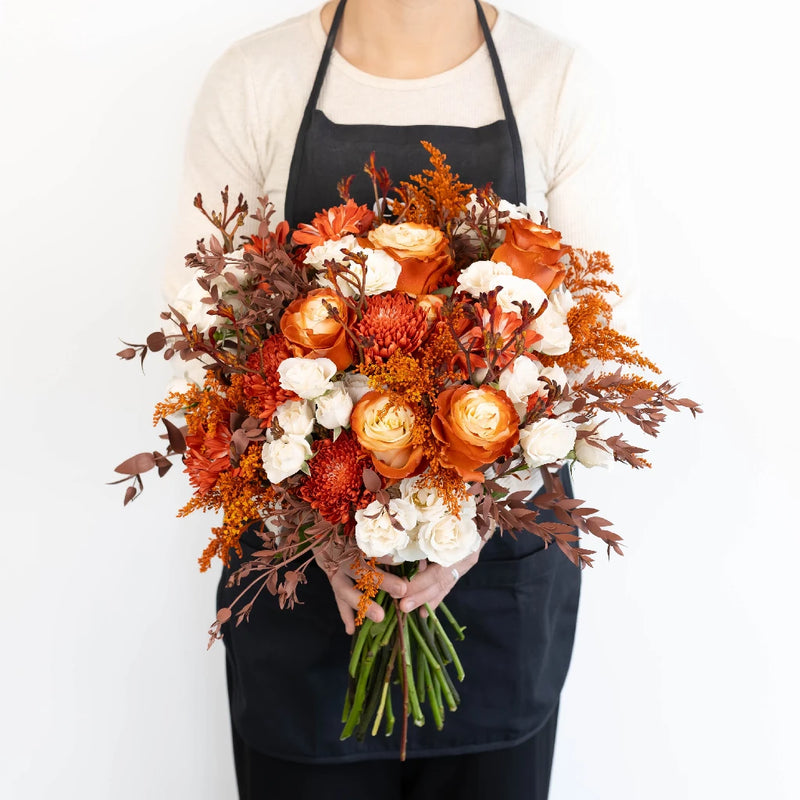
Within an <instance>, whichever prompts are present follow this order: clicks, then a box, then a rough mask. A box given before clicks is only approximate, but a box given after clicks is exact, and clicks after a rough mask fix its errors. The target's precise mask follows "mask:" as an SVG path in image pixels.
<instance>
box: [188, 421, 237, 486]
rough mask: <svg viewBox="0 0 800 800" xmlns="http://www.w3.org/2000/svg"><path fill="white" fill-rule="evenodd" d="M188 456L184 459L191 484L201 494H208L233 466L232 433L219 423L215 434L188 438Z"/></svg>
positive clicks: (201, 433) (199, 433)
mask: <svg viewBox="0 0 800 800" xmlns="http://www.w3.org/2000/svg"><path fill="white" fill-rule="evenodd" d="M186 446H187V449H186V455H185V456H184V458H183V463H184V465H185V470H184V471H185V472H188V473H189V483H191V484H192V486H194V487H195V488H196V489H197V491H198V492H199V493H200V494H206V493H207V492H209V491H210V490H211V489H212V488H214V485H215V484H216V482H217V478H218V477H219V474H220V473H221V472H224V471H225V470H227V469H230V466H231V431H230V428H228V426H227V425H224V424H222V423H218V424H217V425H216V428H215V430H214V432H213V433H206V432H204V431H201V432H198V433H195V434H190V435H189V436H187V437H186Z"/></svg>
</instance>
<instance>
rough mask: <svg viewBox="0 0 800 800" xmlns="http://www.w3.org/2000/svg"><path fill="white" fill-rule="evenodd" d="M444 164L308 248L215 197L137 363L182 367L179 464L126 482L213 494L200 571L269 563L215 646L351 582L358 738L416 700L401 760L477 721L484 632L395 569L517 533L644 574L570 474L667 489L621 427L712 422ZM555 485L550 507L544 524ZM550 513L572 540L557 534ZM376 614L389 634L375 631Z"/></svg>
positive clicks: (252, 580)
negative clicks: (469, 680) (465, 718)
mask: <svg viewBox="0 0 800 800" xmlns="http://www.w3.org/2000/svg"><path fill="white" fill-rule="evenodd" d="M423 144H424V146H425V147H426V149H427V150H428V151H429V153H430V156H431V168H430V169H427V170H424V171H423V173H422V174H420V175H414V176H411V177H410V178H409V179H408V180H407V181H403V182H401V183H399V184H398V185H396V186H395V185H394V184H393V183H392V181H391V179H390V177H389V175H388V174H387V172H386V170H385V169H378V168H377V167H376V165H375V159H374V155H373V157H372V158H371V159H370V161H369V162H368V163H367V164H366V166H365V170H366V171H367V173H368V174H369V175H370V177H371V178H372V182H373V185H374V189H375V203H374V206H373V208H369V207H367V206H365V205H358V204H357V203H356V202H355V201H354V200H353V199H352V198H351V197H350V194H349V187H350V180H349V179H345V180H343V181H341V182H340V184H339V193H340V195H341V197H342V204H341V205H339V206H337V207H335V208H330V209H327V210H325V211H322V212H321V213H319V214H317V215H316V217H315V218H314V220H312V221H310V222H309V223H308V224H301V225H299V226H298V228H297V229H296V230H290V229H289V226H288V224H287V223H286V222H280V223H279V224H277V225H276V226H275V227H274V228H273V227H272V224H271V218H272V216H273V214H274V210H273V209H272V207H271V206H270V204H269V203H268V201H267V199H266V198H259V206H258V208H257V209H256V211H255V214H254V215H253V219H254V220H255V221H256V222H257V229H258V232H257V234H254V235H251V236H247V237H240V238H241V239H242V240H243V241H242V242H241V244H239V243H237V242H236V237H237V233H239V231H240V228H241V227H242V226H243V225H244V224H245V222H246V219H247V216H248V205H247V203H246V202H245V200H244V198H243V197H242V196H241V195H240V196H239V198H238V201H237V203H236V205H235V207H232V204H231V203H230V201H229V195H228V191H227V188H226V190H225V191H223V192H222V211H220V212H217V211H212V212H209V211H207V210H206V208H205V206H204V203H203V199H202V197H201V196H199V195H198V196H197V198H196V199H195V206H196V207H197V208H198V209H199V211H200V212H201V213H202V214H203V215H204V216H205V217H206V218H207V220H208V221H209V222H210V223H211V225H212V226H213V227H214V228H215V229H216V234H215V235H214V236H212V237H211V238H210V239H209V241H208V242H207V243H206V242H204V241H203V240H200V241H199V242H198V244H197V251H196V252H195V253H192V254H190V255H189V256H187V266H188V267H189V269H190V270H191V272H190V275H189V277H188V280H187V283H186V285H185V287H184V288H183V290H182V291H181V292H180V294H179V295H178V297H177V298H176V299H175V301H174V302H173V304H172V305H171V306H170V308H169V311H166V312H164V313H163V314H162V319H163V321H164V325H163V328H162V329H161V330H159V331H156V332H154V333H152V334H150V336H149V337H147V340H146V343H144V344H131V345H128V346H127V347H126V349H124V350H122V351H121V352H120V353H119V354H118V355H119V356H120V357H122V358H124V359H134V358H137V357H138V358H140V359H142V360H144V358H145V356H146V355H147V353H148V352H150V351H153V352H155V351H163V352H164V357H165V358H167V359H179V360H180V363H181V365H182V367H183V372H184V375H185V377H186V378H187V380H185V381H183V382H182V383H181V385H176V386H174V387H173V391H172V392H171V393H170V394H169V396H168V397H167V398H166V399H165V400H164V402H162V403H160V404H159V405H158V406H157V407H156V411H155V421H156V422H158V421H159V420H160V421H163V424H164V425H165V427H166V434H165V438H166V439H167V441H168V446H167V447H166V451H165V452H163V453H162V452H158V451H156V452H145V453H140V454H138V455H136V456H134V457H132V458H130V459H128V460H127V461H125V462H124V463H122V464H120V465H119V466H118V467H117V472H119V473H121V474H123V475H124V476H125V477H123V478H122V481H130V485H129V486H128V487H127V491H126V493H125V502H126V503H127V502H129V501H130V500H132V499H133V498H134V497H135V496H137V494H138V493H139V492H140V491H141V489H142V479H141V475H142V473H144V472H146V471H148V470H150V469H153V468H155V469H157V470H158V472H159V475H163V474H164V473H165V472H166V471H167V470H168V469H169V468H170V466H171V464H172V459H174V458H176V457H181V458H182V460H183V464H184V467H185V471H186V472H187V473H188V474H189V481H190V483H191V485H192V486H193V488H194V493H193V495H192V497H191V499H190V500H189V502H188V503H187V504H186V505H185V506H184V508H183V509H181V511H180V512H179V513H180V515H181V516H183V515H187V514H189V513H191V512H193V511H196V510H197V509H202V510H209V509H212V510H222V512H223V517H222V521H221V525H219V526H218V527H216V528H213V529H212V534H213V536H212V539H211V542H210V543H209V545H208V547H207V548H206V550H205V552H204V553H203V554H202V556H201V558H200V564H201V568H202V569H207V568H208V566H209V564H210V562H211V560H212V558H213V557H214V556H219V557H220V558H221V559H222V560H223V561H224V562H226V563H227V561H228V559H229V556H230V553H231V551H234V552H237V553H238V554H240V555H241V548H240V544H239V539H240V537H241V535H242V533H243V531H244V530H245V529H247V528H255V530H256V532H257V534H258V536H259V537H260V538H261V539H262V540H263V547H262V549H260V550H258V551H257V552H256V553H255V554H254V556H253V558H252V559H251V560H249V561H247V562H246V563H244V564H243V565H242V566H241V567H240V568H239V569H238V570H237V571H236V572H235V573H234V574H233V576H232V578H231V582H232V583H233V584H234V585H241V586H243V588H242V591H241V593H240V594H239V595H238V597H237V598H236V600H235V601H234V602H233V604H232V606H231V607H230V608H224V609H221V610H220V611H219V613H218V616H217V619H216V621H215V623H214V625H213V626H212V629H211V631H210V633H211V635H212V642H213V641H214V639H216V638H219V637H220V636H221V628H222V626H223V625H224V624H225V623H226V622H228V620H230V619H231V617H232V616H234V615H235V618H236V622H237V624H238V623H240V622H242V621H243V620H245V619H246V618H247V617H248V615H249V614H250V612H251V610H252V608H253V604H254V601H255V599H256V598H257V597H258V596H259V595H260V594H261V593H262V592H263V590H264V589H265V588H266V589H267V591H268V592H269V593H270V594H272V595H277V598H278V601H279V603H280V605H281V607H289V608H291V607H292V606H293V604H294V603H295V602H296V601H297V599H298V594H300V595H302V590H301V588H300V587H301V585H302V584H303V583H305V582H306V580H307V578H306V572H307V568H308V566H309V565H310V564H311V562H312V561H314V560H316V561H317V562H318V563H320V565H322V566H323V568H325V569H327V570H328V572H329V574H333V573H334V572H335V571H336V570H337V569H338V568H340V567H341V566H342V565H345V566H346V567H347V568H349V569H350V570H351V571H352V574H354V575H355V576H356V583H355V587H356V589H357V590H358V591H359V592H360V597H361V600H360V602H359V603H358V610H357V615H356V624H357V625H358V628H357V629H356V633H355V634H354V636H353V646H352V657H351V659H350V664H349V670H350V677H351V682H350V689H349V691H348V694H347V697H346V700H345V707H344V714H343V718H342V719H343V724H344V728H343V732H342V737H343V738H345V737H347V736H350V735H352V734H355V735H357V736H358V737H363V736H365V735H366V733H367V732H371V733H372V734H373V735H375V734H376V733H377V731H378V730H379V729H380V727H381V725H382V724H383V725H384V726H385V731H386V733H387V735H388V734H390V733H391V732H392V730H393V727H394V724H395V719H396V715H395V709H394V707H393V701H392V694H393V692H392V691H391V685H392V683H394V682H399V684H400V687H401V695H402V711H401V714H400V716H401V722H402V731H403V733H402V740H401V757H404V755H405V743H406V738H407V725H408V719H409V717H411V718H412V719H413V721H414V723H415V724H417V725H421V724H423V723H424V721H425V717H424V712H423V707H425V706H427V708H428V710H429V712H430V715H431V717H432V718H433V720H434V723H435V724H436V726H437V727H439V728H441V726H442V725H443V719H444V713H445V709H449V710H454V709H455V708H456V707H457V705H458V702H459V695H458V691H457V688H456V683H457V681H459V680H462V679H463V678H464V673H463V669H462V667H461V664H460V662H459V659H458V655H457V652H456V648H455V646H454V644H453V641H452V639H453V638H463V636H464V633H463V630H464V629H463V628H462V627H461V626H460V625H459V623H458V622H457V621H456V620H455V619H454V618H453V616H452V614H451V613H450V612H449V610H448V609H447V607H446V605H445V604H444V603H442V604H440V605H439V606H438V607H437V608H436V609H434V608H432V607H431V606H425V607H423V608H421V609H417V610H415V611H413V612H408V613H406V612H403V611H401V610H400V606H399V605H398V602H397V600H395V599H393V598H392V597H391V596H390V595H389V594H388V593H387V592H384V591H382V590H381V577H382V574H383V573H382V572H381V571H380V570H379V568H378V566H377V563H378V561H377V559H380V560H381V561H380V563H381V566H382V567H384V568H385V569H386V570H388V571H392V572H395V573H396V574H398V575H400V576H403V577H411V576H412V575H413V574H414V573H415V572H416V571H417V570H418V569H419V568H420V563H421V562H422V560H423V559H425V560H426V561H427V562H434V563H437V564H441V565H443V566H445V567H448V566H452V565H453V564H456V563H457V562H459V561H460V560H462V559H464V558H465V557H466V556H468V555H469V554H471V553H476V551H478V550H479V548H480V547H481V545H482V544H483V543H484V542H485V541H486V540H487V539H488V538H489V537H490V536H492V535H493V534H494V533H495V532H496V531H497V530H500V531H502V532H504V535H512V536H514V535H516V534H518V533H522V532H524V533H525V534H533V535H536V536H539V537H541V538H542V539H543V540H544V542H545V545H551V544H555V545H557V546H558V547H559V548H560V549H561V550H562V551H563V552H564V554H565V556H566V557H567V558H569V559H571V560H572V561H573V562H574V563H575V564H576V565H578V566H583V565H587V564H590V563H591V555H592V552H593V551H592V550H590V549H587V548H584V547H582V546H581V543H580V540H579V534H580V533H585V534H590V535H592V536H594V537H597V538H599V539H600V540H601V541H602V542H604V543H605V545H606V546H607V547H608V549H609V551H610V550H612V549H613V550H615V551H616V552H618V553H621V549H620V546H619V542H620V537H619V536H618V535H617V534H616V533H614V532H612V530H611V529H610V523H609V522H608V521H607V520H605V519H603V518H601V517H599V516H597V515H596V512H595V510H594V509H591V508H587V507H586V506H584V505H583V502H582V501H580V500H575V499H571V498H569V497H567V496H566V494H565V492H564V489H563V486H562V485H561V482H560V481H559V480H558V468H560V467H561V466H563V465H564V464H565V463H572V462H575V461H579V462H581V463H582V464H584V465H586V466H590V467H594V466H606V465H607V464H609V463H610V462H612V461H622V462H624V463H626V464H628V465H630V466H631V467H634V468H640V467H644V466H649V464H648V463H647V462H646V461H645V460H644V458H642V453H644V452H645V451H644V450H643V449H642V448H640V447H637V446H634V445H633V444H630V443H629V442H628V441H627V440H626V439H624V438H623V435H622V434H619V433H615V434H611V433H609V432H608V431H606V425H607V424H608V422H609V420H611V419H614V418H622V419H625V420H627V421H628V422H629V423H632V424H633V425H635V426H637V427H639V428H641V430H642V431H644V433H646V434H649V435H652V436H655V435H656V434H657V432H658V429H659V425H660V423H661V422H662V421H663V419H664V417H665V412H666V411H676V410H678V409H679V408H681V407H685V408H688V409H689V410H690V411H691V412H692V414H695V413H697V412H698V411H699V410H700V409H699V407H698V406H697V404H696V403H694V402H692V401H691V400H688V399H678V398H676V397H675V396H674V391H675V387H674V386H673V385H671V384H669V383H666V382H660V383H656V382H654V380H653V379H652V376H653V375H655V374H657V373H658V370H657V368H656V366H655V365H654V364H653V363H651V362H650V361H649V360H648V359H647V358H646V357H645V356H643V355H642V354H641V353H640V352H639V350H638V347H637V343H636V342H635V340H633V339H631V338H629V337H627V336H624V335H622V334H620V333H619V332H617V331H616V330H614V328H613V327H612V324H611V322H612V301H613V300H614V296H615V295H616V294H618V290H617V288H616V286H615V285H614V284H613V283H612V267H611V264H610V263H609V258H608V256H607V255H605V254H604V253H600V252H586V251H583V250H578V249H576V248H573V247H570V246H569V245H566V244H564V243H562V242H561V236H560V234H559V233H558V232H557V231H555V230H552V229H550V228H549V227H548V226H547V223H546V220H545V219H543V218H542V219H539V220H538V221H536V220H533V219H531V218H530V216H529V214H528V212H527V210H526V209H525V208H524V207H516V206H513V205H511V204H509V203H507V202H505V201H503V200H502V199H501V198H499V197H497V196H496V195H495V194H494V193H493V192H492V190H491V187H485V188H482V189H476V188H475V187H472V186H470V185H467V184H465V183H462V182H460V181H459V180H458V176H457V175H454V174H453V173H452V171H451V169H450V167H449V165H448V164H447V163H446V160H445V156H444V155H443V154H442V153H440V152H439V151H438V150H436V149H435V148H434V147H433V146H432V145H430V144H428V143H423ZM118 482H119V481H118ZM539 482H541V483H543V485H544V487H545V491H544V492H543V493H539V494H537V495H536V496H535V497H534V498H533V500H532V501H530V500H528V498H529V497H530V496H531V494H532V490H533V489H534V488H538V486H539ZM534 484H535V485H534ZM541 509H549V510H552V511H553V512H554V513H555V519H557V520H559V521H557V522H545V521H540V520H539V519H538V510H541ZM245 579H247V580H245ZM373 602H375V603H378V604H379V605H380V606H381V607H382V608H383V610H384V614H383V618H382V621H381V622H379V623H378V622H374V621H373V620H372V619H369V618H367V617H366V613H367V609H368V608H369V607H370V606H371V604H372V603H373ZM440 614H441V618H440ZM448 630H449V631H450V633H448Z"/></svg>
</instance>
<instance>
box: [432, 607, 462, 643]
mask: <svg viewBox="0 0 800 800" xmlns="http://www.w3.org/2000/svg"><path fill="white" fill-rule="evenodd" d="M439 608H441V609H442V614H444V615H445V617H447V621H448V622H449V623H450V624H451V625H452V626H453V630H454V631H455V632H456V639H458V640H459V641H461V642H463V641H464V631H465V630H466V628H465V627H464V626H463V625H459V624H458V622H456V618H455V617H454V616H453V614H452V612H451V611H450V609H449V608H448V607H447V606H446V605H445V604H444V603H439ZM434 616H436V615H434Z"/></svg>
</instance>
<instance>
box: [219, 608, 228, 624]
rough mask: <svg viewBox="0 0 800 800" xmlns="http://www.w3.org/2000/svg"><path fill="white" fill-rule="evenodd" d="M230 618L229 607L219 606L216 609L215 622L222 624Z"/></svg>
mask: <svg viewBox="0 0 800 800" xmlns="http://www.w3.org/2000/svg"><path fill="white" fill-rule="evenodd" d="M230 618H231V610H230V609H229V608H221V609H220V610H219V611H217V622H219V624H220V625H224V624H225V623H226V622H227V621H228V620H229V619H230Z"/></svg>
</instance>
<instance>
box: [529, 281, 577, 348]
mask: <svg viewBox="0 0 800 800" xmlns="http://www.w3.org/2000/svg"><path fill="white" fill-rule="evenodd" d="M547 299H548V304H547V308H546V309H545V310H544V312H543V313H542V315H541V316H540V317H539V318H538V319H537V320H536V321H535V322H534V323H533V328H534V330H535V331H536V333H538V334H539V335H540V336H541V337H542V338H541V339H540V340H539V341H537V342H535V343H534V345H533V349H534V350H537V351H538V352H540V353H544V354H545V355H548V356H560V355H563V354H564V353H566V352H567V351H568V350H569V348H570V346H571V345H572V334H571V333H570V330H569V326H568V325H567V313H568V312H569V310H570V309H571V308H572V307H573V306H574V305H575V301H574V300H573V299H572V295H571V294H570V293H569V291H568V290H567V289H564V290H556V291H555V292H551V293H550V296H549V297H548V298H547Z"/></svg>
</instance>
